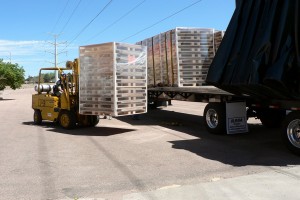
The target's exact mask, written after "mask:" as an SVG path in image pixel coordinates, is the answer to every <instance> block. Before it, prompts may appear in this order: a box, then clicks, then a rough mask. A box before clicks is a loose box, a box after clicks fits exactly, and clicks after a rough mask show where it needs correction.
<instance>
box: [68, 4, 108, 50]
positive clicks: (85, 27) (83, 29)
mask: <svg viewBox="0 0 300 200" xmlns="http://www.w3.org/2000/svg"><path fill="white" fill-rule="evenodd" d="M112 1H113V0H110V1H109V2H108V3H107V4H106V5H105V6H104V7H103V8H102V9H101V10H100V12H98V14H97V15H96V16H95V17H94V18H93V19H92V20H91V21H90V22H89V23H88V24H87V25H86V26H84V27H83V28H82V29H81V31H80V32H79V33H78V34H77V35H76V36H75V38H74V39H73V40H72V41H71V42H70V43H69V44H68V45H66V47H65V48H64V49H63V50H65V49H66V48H67V47H68V46H70V45H71V44H72V42H74V41H75V40H76V39H77V38H78V37H79V36H80V35H81V34H82V33H83V31H85V29H87V28H88V27H89V25H91V23H92V22H93V21H94V20H95V19H96V18H97V17H98V16H99V15H100V14H101V13H102V12H103V11H104V10H105V9H106V8H107V7H108V6H109V5H110V4H111V2H112Z"/></svg>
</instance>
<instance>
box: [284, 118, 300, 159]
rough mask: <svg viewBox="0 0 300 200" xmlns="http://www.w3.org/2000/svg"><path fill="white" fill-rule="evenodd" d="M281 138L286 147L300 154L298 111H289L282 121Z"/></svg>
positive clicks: (299, 119) (299, 120)
mask: <svg viewBox="0 0 300 200" xmlns="http://www.w3.org/2000/svg"><path fill="white" fill-rule="evenodd" d="M281 133H282V135H281V136H282V139H283V141H284V143H285V145H286V146H287V148H288V149H289V150H290V151H291V152H292V153H294V154H296V155H298V156H299V155H300V112H291V113H289V114H288V115H287V116H286V118H285V119H284V121H283V128H282V132H281Z"/></svg>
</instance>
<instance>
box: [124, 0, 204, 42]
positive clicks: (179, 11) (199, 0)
mask: <svg viewBox="0 0 300 200" xmlns="http://www.w3.org/2000/svg"><path fill="white" fill-rule="evenodd" d="M201 1H202V0H198V1H196V2H194V3H192V4H190V5H188V6H186V7H184V8H182V9H180V10H178V11H176V12H175V13H173V14H171V15H169V16H167V17H165V18H163V19H161V20H159V21H157V22H155V23H154V24H152V25H150V26H148V27H146V28H144V29H142V30H140V31H138V32H136V33H135V34H133V35H130V36H128V37H126V38H124V39H123V40H121V41H120V42H123V41H125V40H127V39H129V38H132V37H134V36H136V35H138V34H140V33H142V32H144V31H146V30H148V29H150V28H152V27H154V26H156V25H157V24H159V23H161V22H163V21H166V20H167V19H169V18H171V17H173V16H175V15H177V14H179V13H181V12H182V11H184V10H186V9H188V8H190V7H192V6H194V5H196V4H197V3H200V2H201Z"/></svg>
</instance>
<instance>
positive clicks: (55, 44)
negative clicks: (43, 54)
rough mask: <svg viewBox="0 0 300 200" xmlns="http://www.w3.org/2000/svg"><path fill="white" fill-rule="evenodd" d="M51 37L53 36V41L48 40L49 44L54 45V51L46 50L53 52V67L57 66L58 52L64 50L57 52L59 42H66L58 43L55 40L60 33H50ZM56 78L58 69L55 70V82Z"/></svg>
mask: <svg viewBox="0 0 300 200" xmlns="http://www.w3.org/2000/svg"><path fill="white" fill-rule="evenodd" d="M51 35H52V36H53V37H54V43H53V42H49V43H50V44H52V45H54V53H52V52H48V51H47V52H48V53H51V54H53V55H54V63H52V64H54V66H55V68H57V64H58V63H57V56H58V55H59V54H61V53H65V52H66V51H64V52H59V53H57V46H58V45H60V44H65V43H66V42H61V43H58V42H57V38H58V37H59V36H60V35H61V34H51ZM57 80H58V70H55V82H56V81H57Z"/></svg>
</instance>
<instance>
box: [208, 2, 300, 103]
mask: <svg viewBox="0 0 300 200" xmlns="http://www.w3.org/2000/svg"><path fill="white" fill-rule="evenodd" d="M299 8H300V3H299V0H259V1H258V0H237V1H236V9H235V12H234V14H233V16H232V19H231V21H230V23H229V26H228V28H227V30H226V33H225V36H224V38H223V40H222V43H221V45H220V47H219V49H218V51H217V53H216V56H215V58H214V60H213V62H212V64H211V66H210V69H209V71H208V75H207V79H206V82H207V83H209V84H211V85H214V86H216V87H218V88H221V89H223V90H226V91H228V92H231V93H234V94H238V95H241V94H247V95H250V96H252V97H254V98H258V99H267V98H278V99H300V55H299V25H300V24H299Z"/></svg>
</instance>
